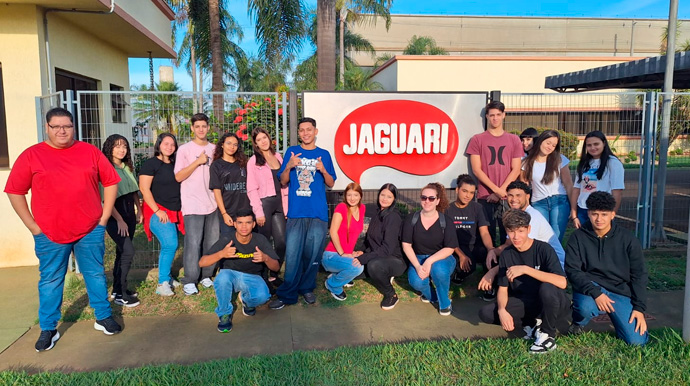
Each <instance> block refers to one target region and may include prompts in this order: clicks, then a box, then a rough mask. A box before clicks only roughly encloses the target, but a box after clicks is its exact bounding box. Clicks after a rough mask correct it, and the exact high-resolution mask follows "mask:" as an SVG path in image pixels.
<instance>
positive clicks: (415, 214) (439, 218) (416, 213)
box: [412, 211, 446, 232]
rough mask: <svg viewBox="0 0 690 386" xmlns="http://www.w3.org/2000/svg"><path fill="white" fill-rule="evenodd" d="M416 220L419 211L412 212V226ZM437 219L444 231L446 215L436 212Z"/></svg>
mask: <svg viewBox="0 0 690 386" xmlns="http://www.w3.org/2000/svg"><path fill="white" fill-rule="evenodd" d="M417 221H419V211H417V212H414V214H413V215H412V227H414V226H415V225H416V224H417ZM438 221H439V223H440V225H441V230H443V231H444V232H445V231H446V216H445V215H444V214H443V213H440V212H439V214H438Z"/></svg>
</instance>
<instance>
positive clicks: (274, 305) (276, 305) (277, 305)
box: [268, 299, 285, 310]
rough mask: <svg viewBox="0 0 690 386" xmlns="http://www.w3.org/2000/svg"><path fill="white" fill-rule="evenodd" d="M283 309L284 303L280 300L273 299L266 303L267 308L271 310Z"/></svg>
mask: <svg viewBox="0 0 690 386" xmlns="http://www.w3.org/2000/svg"><path fill="white" fill-rule="evenodd" d="M283 307H285V303H283V301H282V300H280V299H273V300H271V302H270V303H268V308H270V309H272V310H280V309H282V308H283Z"/></svg>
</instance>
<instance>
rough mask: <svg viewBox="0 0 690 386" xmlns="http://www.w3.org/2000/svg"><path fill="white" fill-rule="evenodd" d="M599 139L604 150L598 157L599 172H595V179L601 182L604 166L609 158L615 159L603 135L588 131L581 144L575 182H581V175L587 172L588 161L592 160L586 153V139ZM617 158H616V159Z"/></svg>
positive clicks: (595, 131) (599, 132)
mask: <svg viewBox="0 0 690 386" xmlns="http://www.w3.org/2000/svg"><path fill="white" fill-rule="evenodd" d="M593 137H594V138H599V139H600V140H601V141H602V142H603V143H604V150H603V151H602V152H601V157H599V162H600V164H599V170H597V179H598V180H601V179H602V178H603V177H604V172H605V171H606V166H607V165H608V163H609V158H611V157H612V156H613V157H616V155H615V154H613V152H612V151H611V148H610V147H609V141H608V140H607V139H606V136H605V135H604V133H602V132H601V131H599V130H594V131H590V132H589V133H587V135H586V136H585V141H584V142H583V144H582V153H581V154H580V163H579V164H578V165H577V182H578V183H579V182H581V181H582V175H583V174H584V173H586V172H587V171H588V170H589V161H591V160H592V156H591V155H589V153H587V139H588V138H593ZM616 158H618V157H616Z"/></svg>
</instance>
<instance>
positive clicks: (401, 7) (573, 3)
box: [129, 0, 690, 90]
mask: <svg viewBox="0 0 690 386" xmlns="http://www.w3.org/2000/svg"><path fill="white" fill-rule="evenodd" d="M226 1H227V3H228V6H229V11H230V13H231V14H232V15H233V16H234V17H235V19H236V20H237V22H238V23H239V24H240V25H241V26H242V28H243V30H244V39H243V40H242V42H241V43H240V46H241V47H242V49H244V50H245V52H247V54H249V55H252V54H256V53H257V51H258V44H257V42H256V39H255V37H254V24H253V23H252V21H251V20H250V18H249V16H248V14H247V1H246V0H226ZM305 3H306V4H307V6H308V7H311V8H316V0H305ZM679 3H680V4H679V7H678V18H680V19H690V4H688V2H687V1H679ZM668 7H669V1H668V0H621V1H615V0H613V1H611V0H609V1H602V0H579V1H577V0H569V1H568V0H543V1H538V0H510V1H507V0H489V1H486V0H484V1H468V0H443V1H419V0H394V1H393V8H392V9H391V13H393V14H408V15H409V14H424V15H475V16H570V17H626V18H632V17H639V18H656V19H667V18H668ZM313 50H314V48H313V47H311V46H309V45H308V44H305V45H304V46H303V47H302V52H301V53H300V59H304V58H306V57H308V56H309V55H311V53H312V52H313ZM160 65H171V61H170V60H167V59H154V74H155V79H156V82H158V66H160ZM129 66H130V84H133V85H134V84H136V85H138V84H142V83H145V84H148V83H149V71H148V59H130V60H129ZM175 81H176V82H177V83H179V84H180V86H181V87H182V89H183V90H191V89H192V81H191V77H190V76H189V75H188V74H187V73H186V71H185V70H184V69H183V68H179V69H175ZM208 81H209V85H208V86H207V88H210V79H208Z"/></svg>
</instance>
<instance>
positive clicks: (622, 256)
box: [565, 222, 647, 312]
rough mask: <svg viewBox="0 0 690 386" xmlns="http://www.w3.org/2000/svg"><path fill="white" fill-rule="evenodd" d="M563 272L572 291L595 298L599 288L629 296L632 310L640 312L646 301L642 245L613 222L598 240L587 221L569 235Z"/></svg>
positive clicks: (645, 277)
mask: <svg viewBox="0 0 690 386" xmlns="http://www.w3.org/2000/svg"><path fill="white" fill-rule="evenodd" d="M565 273H566V275H567V276H568V279H569V280H570V282H571V283H572V285H573V290H574V291H577V292H580V293H582V294H585V295H589V296H591V297H592V298H594V299H596V298H597V297H599V295H601V289H600V288H599V287H598V286H597V285H595V284H594V283H592V282H596V283H597V284H599V285H600V286H601V287H604V288H605V289H607V290H608V291H610V292H613V293H616V294H619V295H623V296H626V297H629V298H630V300H631V303H632V306H633V310H635V311H640V312H644V311H645V309H646V308H647V307H646V304H645V302H646V300H647V267H646V266H645V261H644V256H643V255H642V246H641V245H640V242H639V241H638V240H637V239H636V238H635V237H634V236H633V234H632V233H631V232H630V231H628V230H627V229H624V228H621V227H619V226H617V225H616V223H613V224H611V230H609V232H608V233H607V234H606V235H604V237H598V236H597V235H596V233H594V230H593V229H592V224H591V223H590V222H587V223H586V224H585V225H583V226H582V227H580V229H578V230H576V231H575V232H573V234H572V235H571V236H570V239H569V240H568V246H567V248H566V255H565Z"/></svg>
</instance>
